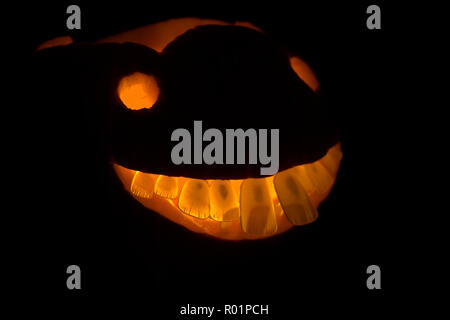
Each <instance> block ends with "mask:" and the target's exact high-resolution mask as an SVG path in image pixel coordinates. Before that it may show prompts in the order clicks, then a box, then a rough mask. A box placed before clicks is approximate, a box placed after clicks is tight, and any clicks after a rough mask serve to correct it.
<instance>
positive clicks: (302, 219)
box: [131, 163, 334, 235]
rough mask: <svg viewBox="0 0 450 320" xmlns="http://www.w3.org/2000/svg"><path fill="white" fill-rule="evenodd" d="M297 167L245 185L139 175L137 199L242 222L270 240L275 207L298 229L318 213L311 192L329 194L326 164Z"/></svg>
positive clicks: (135, 184) (274, 228) (248, 230)
mask: <svg viewBox="0 0 450 320" xmlns="http://www.w3.org/2000/svg"><path fill="white" fill-rule="evenodd" d="M307 166H309V167H308V169H307V168H306V167H305V166H297V167H294V168H291V169H288V170H284V171H282V172H279V173H277V174H276V175H275V176H272V177H268V178H258V179H245V180H200V179H187V178H177V177H170V176H164V175H153V174H146V173H142V172H139V171H137V172H136V173H135V175H134V177H133V180H132V183H131V192H132V194H134V195H135V196H138V197H141V198H146V199H150V198H152V197H153V196H154V195H156V196H158V197H161V198H166V199H171V200H174V202H175V203H177V206H178V208H179V209H180V211H181V212H183V213H184V214H187V215H189V216H192V217H195V218H199V219H207V218H211V219H213V220H216V221H221V222H222V221H233V220H237V219H239V218H240V222H241V228H242V230H243V231H244V232H246V233H248V234H253V235H268V234H272V233H275V232H276V231H277V214H276V208H277V206H278V207H279V206H280V205H281V209H282V210H281V211H280V210H279V212H282V213H283V212H284V214H285V215H286V217H287V218H288V220H289V221H290V222H291V223H292V224H294V225H304V224H308V223H311V222H313V221H314V220H315V219H316V218H317V216H318V214H317V209H316V207H315V206H314V205H313V204H312V203H311V200H310V196H309V195H308V192H309V193H311V191H312V190H314V192H317V193H326V192H327V191H328V190H329V188H331V185H332V184H333V181H334V179H333V177H332V176H331V174H330V173H329V172H328V170H327V169H326V168H325V166H323V165H322V164H321V163H312V164H309V165H307Z"/></svg>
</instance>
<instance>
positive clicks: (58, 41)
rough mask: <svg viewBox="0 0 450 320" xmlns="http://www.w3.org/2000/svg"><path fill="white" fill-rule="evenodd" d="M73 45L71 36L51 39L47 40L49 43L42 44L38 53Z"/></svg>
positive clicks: (38, 48) (37, 49)
mask: <svg viewBox="0 0 450 320" xmlns="http://www.w3.org/2000/svg"><path fill="white" fill-rule="evenodd" d="M71 43H73V40H72V38H71V37H69V36H62V37H57V38H54V39H50V40H47V41H45V42H43V43H41V44H40V45H39V46H38V47H37V48H36V51H39V50H42V49H46V48H52V47H57V46H66V45H68V44H71Z"/></svg>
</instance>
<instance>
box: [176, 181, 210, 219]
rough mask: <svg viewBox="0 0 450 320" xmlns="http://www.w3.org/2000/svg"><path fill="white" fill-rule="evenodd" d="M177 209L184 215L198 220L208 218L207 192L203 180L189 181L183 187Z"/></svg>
mask: <svg viewBox="0 0 450 320" xmlns="http://www.w3.org/2000/svg"><path fill="white" fill-rule="evenodd" d="M178 207H179V208H180V210H181V211H183V212H184V213H186V214H188V215H190V216H193V217H196V218H199V219H206V218H208V217H209V211H210V204H209V190H208V183H207V182H206V181H205V180H199V179H189V180H188V181H187V182H186V183H185V184H184V186H183V189H182V190H181V193H180V199H179V200H178Z"/></svg>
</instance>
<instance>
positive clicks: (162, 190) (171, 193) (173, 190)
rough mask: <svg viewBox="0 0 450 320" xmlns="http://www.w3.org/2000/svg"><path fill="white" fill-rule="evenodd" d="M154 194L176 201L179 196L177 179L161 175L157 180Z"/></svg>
mask: <svg viewBox="0 0 450 320" xmlns="http://www.w3.org/2000/svg"><path fill="white" fill-rule="evenodd" d="M154 192H155V194H157V195H158V196H160V197H163V198H168V199H175V198H176V197H177V196H178V180H177V178H176V177H168V176H163V175H160V176H159V177H158V179H157V180H156V183H155V188H154Z"/></svg>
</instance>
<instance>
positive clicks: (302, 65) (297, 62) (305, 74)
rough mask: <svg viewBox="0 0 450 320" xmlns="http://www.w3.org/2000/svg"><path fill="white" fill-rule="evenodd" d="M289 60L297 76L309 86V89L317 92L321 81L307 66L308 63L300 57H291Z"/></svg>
mask: <svg viewBox="0 0 450 320" xmlns="http://www.w3.org/2000/svg"><path fill="white" fill-rule="evenodd" d="M289 60H290V62H291V67H292V69H293V70H294V72H295V73H296V74H297V76H298V77H299V78H300V79H302V80H303V82H305V83H306V84H307V85H308V87H310V88H311V89H312V90H313V91H315V92H317V90H318V89H319V81H318V80H317V78H316V76H315V75H314V72H313V71H312V70H311V68H310V67H309V66H308V65H307V64H306V62H305V61H303V60H302V59H300V58H298V57H291V58H290V59H289Z"/></svg>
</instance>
